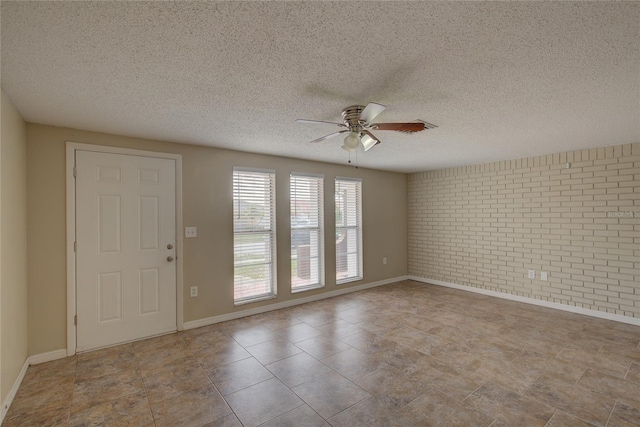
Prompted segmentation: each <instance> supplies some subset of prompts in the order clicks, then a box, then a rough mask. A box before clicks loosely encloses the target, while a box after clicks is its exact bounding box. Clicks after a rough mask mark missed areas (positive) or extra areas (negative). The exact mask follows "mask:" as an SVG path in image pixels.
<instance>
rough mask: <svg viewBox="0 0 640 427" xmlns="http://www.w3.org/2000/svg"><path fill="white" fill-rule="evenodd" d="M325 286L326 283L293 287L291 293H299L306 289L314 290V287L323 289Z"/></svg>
mask: <svg viewBox="0 0 640 427" xmlns="http://www.w3.org/2000/svg"><path fill="white" fill-rule="evenodd" d="M322 288H324V284H322V285H313V286H304V287H299V288H295V289H293V288H292V289H291V293H292V294H299V293H301V292H305V291H312V290H314V289H322Z"/></svg>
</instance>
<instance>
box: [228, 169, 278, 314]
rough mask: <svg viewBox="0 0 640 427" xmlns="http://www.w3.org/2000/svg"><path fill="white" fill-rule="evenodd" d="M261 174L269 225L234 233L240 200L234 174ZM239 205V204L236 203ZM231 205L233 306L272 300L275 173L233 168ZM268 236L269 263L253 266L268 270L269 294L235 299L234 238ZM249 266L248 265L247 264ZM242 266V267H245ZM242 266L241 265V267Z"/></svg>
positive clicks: (274, 283) (274, 286)
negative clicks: (266, 192) (266, 191)
mask: <svg viewBox="0 0 640 427" xmlns="http://www.w3.org/2000/svg"><path fill="white" fill-rule="evenodd" d="M242 173H247V174H261V175H268V179H269V187H270V189H269V190H270V191H269V193H270V194H269V208H268V209H269V211H270V224H269V228H268V229H267V230H247V231H236V217H237V214H238V212H237V211H236V200H241V199H240V198H238V199H236V174H242ZM238 204H239V203H238ZM232 205H233V294H234V296H233V305H234V306H238V305H243V304H249V303H253V302H257V301H263V300H268V299H273V298H276V297H277V294H278V286H277V278H278V274H277V230H276V223H277V221H276V171H275V170H272V169H255V168H246V167H234V168H233V178H232ZM252 234H254V235H268V236H269V239H270V246H271V248H270V253H269V262H266V263H260V264H255V265H267V266H268V268H269V292H267V293H263V294H258V295H255V296H248V297H243V298H236V296H235V292H236V285H237V283H236V268H237V267H238V264H237V261H236V255H237V252H236V237H237V236H248V235H252ZM247 265H250V264H247ZM247 265H244V266H247ZM241 266H243V265H241Z"/></svg>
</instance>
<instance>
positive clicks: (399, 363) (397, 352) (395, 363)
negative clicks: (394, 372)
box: [374, 344, 430, 375]
mask: <svg viewBox="0 0 640 427" xmlns="http://www.w3.org/2000/svg"><path fill="white" fill-rule="evenodd" d="M374 356H375V357H376V358H377V359H379V360H380V361H381V362H384V363H385V364H387V365H389V366H392V367H394V368H396V369H398V370H400V371H402V372H403V373H405V374H408V375H411V374H413V373H414V372H416V371H417V370H419V369H420V368H422V367H423V366H424V365H425V364H428V363H430V358H429V356H427V355H426V354H424V353H422V352H420V351H417V350H413V349H411V348H408V347H405V346H403V345H400V344H398V345H397V346H395V347H394V348H393V349H391V350H382V351H379V352H378V353H375V354H374Z"/></svg>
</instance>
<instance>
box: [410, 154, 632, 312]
mask: <svg viewBox="0 0 640 427" xmlns="http://www.w3.org/2000/svg"><path fill="white" fill-rule="evenodd" d="M567 163H569V168H567ZM408 191H409V274H411V275H415V276H419V277H424V278H428V279H436V280H441V281H444V282H450V283H456V284H460V285H467V286H472V287H477V288H482V289H489V290H493V291H498V292H505V293H509V294H513V295H520V296H524V297H529V298H535V299H540V300H544V301H551V302H556V303H561V304H566V305H572V306H577V307H582V308H587V309H592V310H599V311H604V312H608V313H615V314H618V315H623V316H629V317H635V318H640V143H636V144H627V145H619V146H609V147H603V148H598V149H591V150H581V151H572V152H565V153H559V154H553V155H548V156H539V157H530V158H525V159H518V160H511V161H502V162H495V163H487V164H482V165H475V166H467V167H460V168H452V169H445V170H438V171H429V172H422V173H415V174H411V175H409V178H408ZM529 269H532V270H536V279H535V280H531V279H528V278H527V270H529ZM540 271H546V272H549V280H548V281H547V282H545V281H542V280H540Z"/></svg>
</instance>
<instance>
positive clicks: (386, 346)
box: [342, 331, 398, 353]
mask: <svg viewBox="0 0 640 427" xmlns="http://www.w3.org/2000/svg"><path fill="white" fill-rule="evenodd" d="M342 341H344V342H346V343H347V344H349V345H350V346H351V347H354V348H357V349H358V350H360V351H362V352H364V353H377V352H378V351H380V350H393V349H394V348H395V347H396V346H397V345H398V343H396V342H395V341H392V340H390V339H388V338H384V337H381V336H380V335H377V334H374V333H373V332H369V331H366V332H358V333H356V334H353V335H349V336H348V337H345V338H342Z"/></svg>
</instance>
